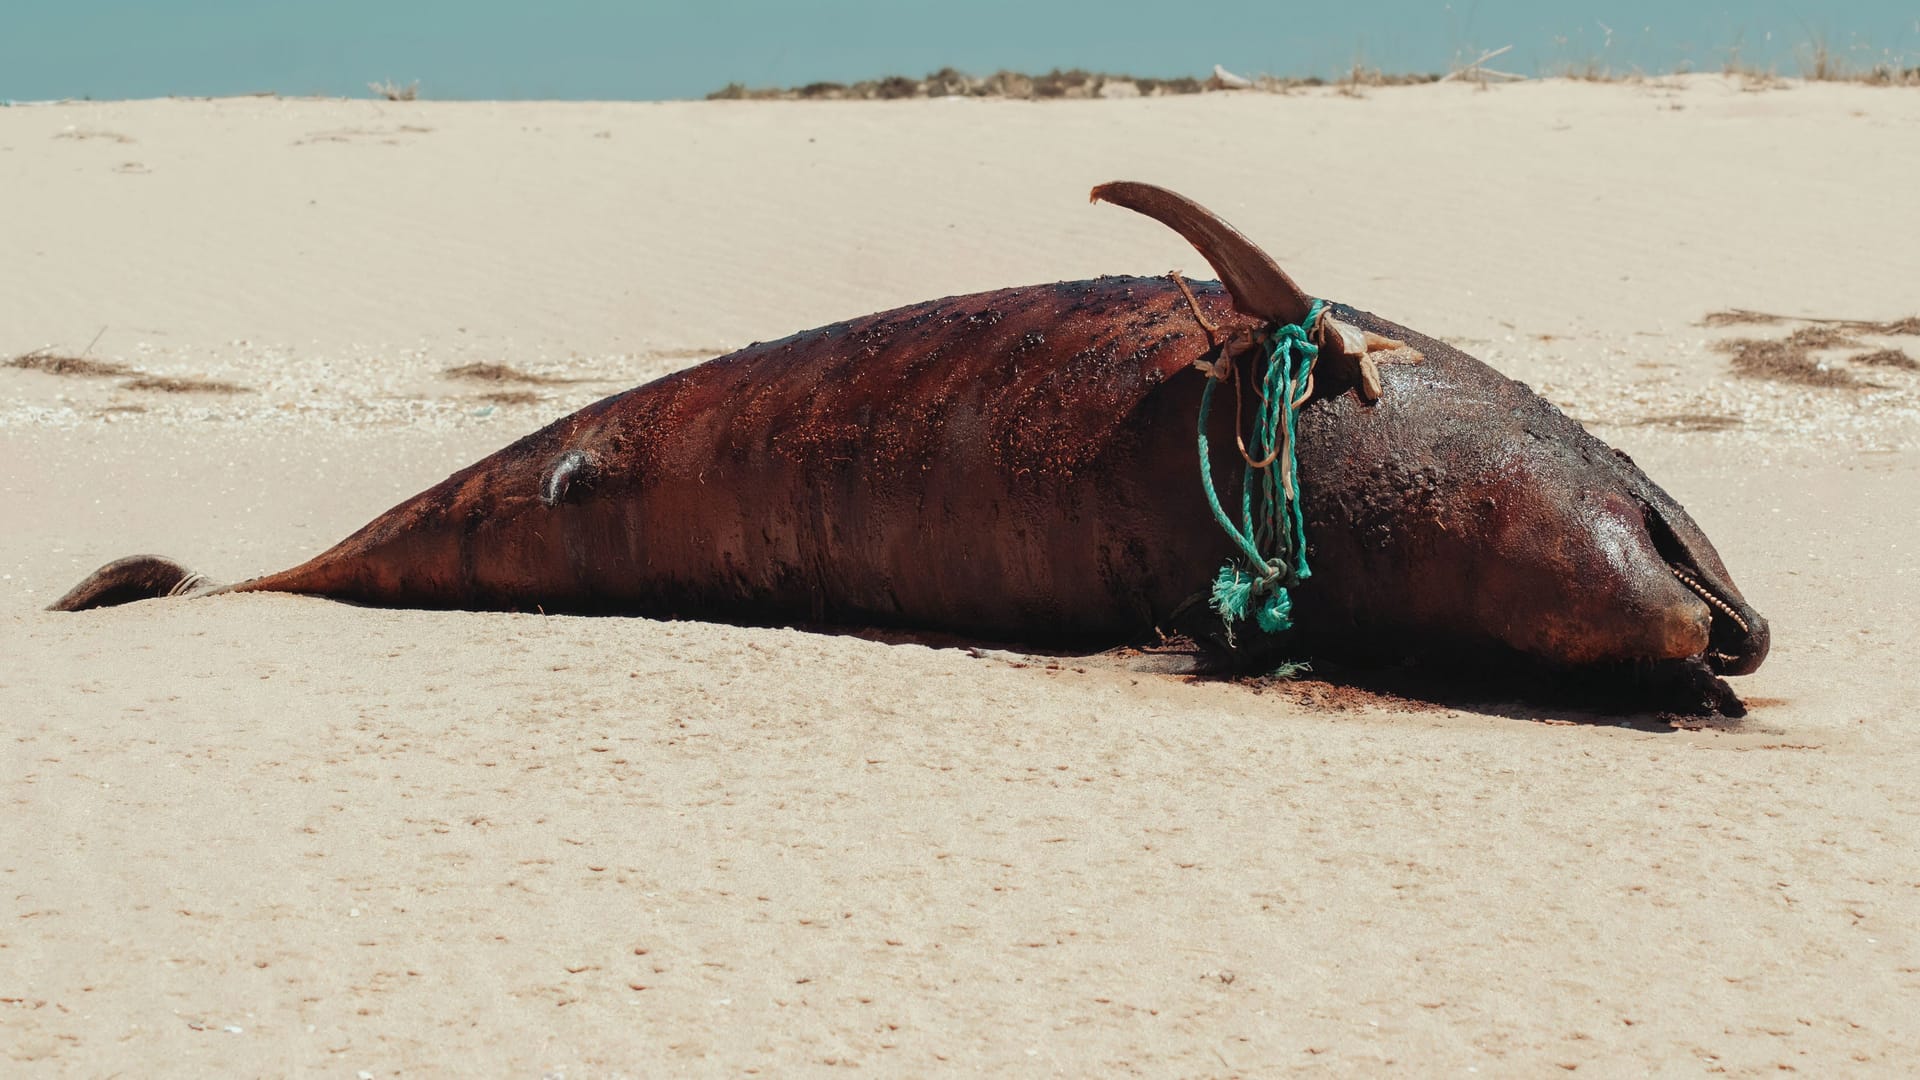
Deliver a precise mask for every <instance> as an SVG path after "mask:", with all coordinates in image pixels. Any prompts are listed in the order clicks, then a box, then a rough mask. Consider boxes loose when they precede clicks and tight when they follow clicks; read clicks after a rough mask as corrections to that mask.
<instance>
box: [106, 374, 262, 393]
mask: <svg viewBox="0 0 1920 1080" xmlns="http://www.w3.org/2000/svg"><path fill="white" fill-rule="evenodd" d="M120 385H121V387H122V388H123V389H126V390H148V391H152V392H154V393H158V394H244V393H247V392H248V391H247V388H246V387H244V386H241V385H240V384H239V383H230V382H223V381H222V380H219V379H196V378H189V377H180V376H175V375H141V376H139V377H137V378H132V379H128V380H127V381H126V382H123V383H121V384H120Z"/></svg>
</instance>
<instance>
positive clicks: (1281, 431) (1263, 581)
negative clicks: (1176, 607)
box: [1199, 300, 1326, 641]
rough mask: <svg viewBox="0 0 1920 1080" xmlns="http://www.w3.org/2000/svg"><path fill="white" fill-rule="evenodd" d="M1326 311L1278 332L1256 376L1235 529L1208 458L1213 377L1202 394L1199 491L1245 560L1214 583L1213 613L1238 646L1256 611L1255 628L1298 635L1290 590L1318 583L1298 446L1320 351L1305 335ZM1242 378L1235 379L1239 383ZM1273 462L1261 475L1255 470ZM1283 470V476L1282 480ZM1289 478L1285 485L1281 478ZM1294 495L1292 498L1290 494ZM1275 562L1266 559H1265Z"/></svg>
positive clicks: (1320, 306)
mask: <svg viewBox="0 0 1920 1080" xmlns="http://www.w3.org/2000/svg"><path fill="white" fill-rule="evenodd" d="M1325 309H1326V302H1325V301H1324V300H1315V301H1314V302H1313V306H1312V307H1311V308H1310V309H1309V310H1308V311H1307V317H1306V318H1305V319H1304V320H1302V321H1301V322H1299V323H1296V324H1289V325H1286V326H1281V327H1278V328H1276V329H1275V330H1274V332H1273V352H1272V354H1271V355H1269V356H1268V357H1267V359H1266V362H1265V364H1264V365H1262V366H1261V367H1260V368H1257V369H1256V370H1254V372H1253V384H1254V387H1255V389H1256V390H1258V391H1259V402H1258V403H1257V406H1256V408H1255V410H1254V411H1255V417H1254V425H1253V434H1252V437H1251V438H1249V439H1248V440H1247V456H1248V457H1249V458H1251V459H1252V461H1250V462H1249V463H1248V465H1247V467H1246V469H1245V470H1244V472H1243V473H1242V475H1241V478H1240V520H1239V521H1238V522H1237V523H1236V522H1235V521H1234V520H1233V519H1232V518H1231V517H1229V516H1228V515H1227V511H1226V509H1225V508H1224V507H1222V506H1221V505H1220V495H1219V493H1218V492H1216V491H1215V490H1214V487H1213V464H1212V460H1211V459H1210V458H1209V457H1208V455H1207V414H1208V413H1209V411H1210V410H1211V409H1212V407H1213V388H1214V384H1215V383H1217V382H1219V380H1218V379H1215V378H1213V377H1211V376H1209V377H1208V379H1207V386H1206V389H1205V390H1202V391H1201V392H1200V440H1199V441H1200V484H1201V486H1202V487H1204V488H1205V489H1206V492H1207V504H1208V505H1209V506H1211V507H1213V517H1214V520H1215V521H1218V522H1219V523H1220V527H1221V528H1223V529H1225V530H1226V531H1227V535H1228V536H1230V537H1232V538H1233V542H1234V544H1235V545H1236V546H1237V547H1238V548H1239V549H1240V554H1239V555H1236V556H1234V557H1232V558H1230V559H1228V560H1227V563H1226V565H1225V566H1222V567H1221V568H1220V573H1219V575H1218V576H1217V577H1215V578H1214V581H1213V607H1214V610H1215V611H1217V612H1219V613H1220V617H1221V619H1223V620H1225V622H1226V624H1227V640H1228V641H1232V640H1233V631H1234V627H1235V625H1236V624H1238V623H1240V622H1244V621H1245V620H1246V619H1247V617H1248V613H1249V611H1251V613H1252V616H1253V620H1254V624H1255V625H1257V626H1258V627H1259V628H1260V629H1262V630H1264V631H1266V632H1267V633H1269V634H1278V633H1282V632H1284V631H1286V630H1290V629H1292V628H1293V599H1292V597H1291V596H1289V595H1288V592H1287V590H1288V589H1290V588H1292V587H1293V586H1295V585H1298V584H1300V583H1301V582H1303V581H1305V580H1307V578H1308V577H1310V576H1312V571H1310V570H1308V569H1307V533H1306V519H1305V518H1304V516H1303V515H1302V513H1301V509H1300V467H1299V461H1298V455H1297V454H1296V453H1295V451H1294V447H1295V445H1296V440H1295V435H1296V431H1297V429H1296V420H1297V416H1298V413H1299V410H1298V409H1296V408H1295V407H1294V404H1293V402H1294V399H1295V398H1297V397H1299V396H1300V395H1301V393H1302V391H1304V390H1305V388H1306V384H1307V376H1308V375H1309V374H1310V373H1311V372H1312V371H1313V362H1314V360H1315V359H1316V358H1318V357H1319V355H1320V349H1319V347H1318V346H1316V345H1315V344H1314V343H1313V342H1312V341H1310V340H1308V338H1307V329H1308V328H1309V327H1311V326H1312V325H1313V324H1314V323H1315V322H1316V321H1318V320H1319V318H1320V313H1321V312H1322V311H1324V310H1325ZM1239 377H1240V376H1239V374H1238V373H1237V372H1236V373H1235V374H1234V375H1233V378H1235V379H1238V378H1239ZM1268 458H1272V459H1273V460H1272V461H1270V462H1268V463H1267V464H1266V465H1265V466H1263V467H1258V468H1256V467H1255V466H1254V465H1253V464H1252V462H1257V461H1267V459H1268ZM1281 470H1285V471H1284V472H1282V471H1281ZM1283 477H1284V478H1285V479H1284V481H1283V479H1282V478H1283ZM1288 490H1291V491H1292V492H1293V495H1292V496H1291V497H1289V496H1288V495H1287V491H1288ZM1269 551H1271V552H1272V553H1273V554H1271V555H1268V554H1266V552H1269Z"/></svg>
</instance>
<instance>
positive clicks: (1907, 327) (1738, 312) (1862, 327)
mask: <svg viewBox="0 0 1920 1080" xmlns="http://www.w3.org/2000/svg"><path fill="white" fill-rule="evenodd" d="M1790 322H1797V323H1806V324H1808V325H1810V326H1827V327H1832V328H1833V329H1835V330H1842V331H1845V332H1847V333H1849V334H1881V335H1905V336H1911V337H1920V315H1909V316H1907V317H1906V318H1904V319H1890V320H1888V321H1886V322H1876V321H1874V320H1872V319H1810V318H1805V317H1802V316H1799V315H1769V314H1768V313H1766V312H1764V311H1749V310H1747V309H1746V308H1731V309H1729V310H1727V311H1715V312H1711V313H1709V314H1708V315H1707V317H1706V318H1704V319H1701V320H1700V325H1701V326H1711V327H1722V326H1777V325H1779V324H1781V323H1790Z"/></svg>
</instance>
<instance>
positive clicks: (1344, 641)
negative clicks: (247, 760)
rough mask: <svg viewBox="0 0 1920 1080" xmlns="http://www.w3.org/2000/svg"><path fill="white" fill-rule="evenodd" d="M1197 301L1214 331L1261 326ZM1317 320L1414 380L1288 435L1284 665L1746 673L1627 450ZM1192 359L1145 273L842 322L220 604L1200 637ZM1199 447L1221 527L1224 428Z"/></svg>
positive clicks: (1513, 390) (442, 487)
mask: <svg viewBox="0 0 1920 1080" xmlns="http://www.w3.org/2000/svg"><path fill="white" fill-rule="evenodd" d="M1193 287H1194V292H1195V295H1196V297H1197V301H1198V304H1199V305H1200V307H1201V308H1202V310H1203V311H1204V312H1205V314H1206V315H1207V317H1208V318H1209V320H1210V321H1212V322H1214V323H1216V324H1218V325H1219V327H1220V329H1221V331H1222V332H1223V334H1224V335H1237V336H1238V340H1240V341H1241V342H1243V343H1244V342H1245V341H1247V340H1249V339H1250V336H1251V332H1253V331H1256V330H1258V329H1259V325H1258V324H1257V323H1256V322H1255V321H1254V320H1252V319H1250V318H1249V317H1248V316H1246V315H1243V314H1241V313H1240V312H1238V311H1236V310H1235V308H1234V307H1233V305H1232V304H1231V302H1230V301H1229V299H1228V297H1227V296H1226V295H1225V293H1224V291H1223V290H1222V289H1221V287H1220V286H1218V285H1216V284H1213V283H1195V284H1194V286H1193ZM1334 310H1335V314H1336V315H1337V316H1338V317H1339V318H1341V319H1342V320H1343V321H1346V322H1349V323H1351V324H1353V325H1356V326H1358V327H1360V328H1361V329H1363V330H1367V331H1372V332H1375V333H1377V334H1380V335H1383V336H1385V337H1389V338H1394V339H1398V340H1401V341H1404V342H1406V343H1408V344H1409V345H1411V346H1412V347H1413V349H1416V350H1418V354H1416V353H1414V352H1411V351H1407V352H1404V353H1400V354H1388V355H1387V357H1386V358H1385V362H1383V363H1382V364H1381V365H1380V367H1381V372H1382V376H1383V382H1384V389H1385V395H1384V397H1383V398H1382V400H1381V401H1380V402H1379V403H1378V404H1377V405H1373V406H1368V405H1363V404H1361V403H1360V402H1359V401H1358V400H1357V399H1356V398H1355V397H1354V396H1352V395H1351V394H1345V395H1339V396H1332V397H1327V398H1324V399H1319V400H1316V401H1314V402H1313V403H1312V404H1310V405H1309V406H1308V407H1307V408H1306V410H1305V411H1304V412H1303V414H1302V417H1301V423H1300V448H1299V453H1300V474H1301V476H1302V478H1303V490H1304V498H1305V507H1306V512H1307V535H1308V541H1309V545H1310V547H1309V554H1310V559H1311V562H1312V565H1313V578H1312V580H1311V581H1310V582H1308V583H1307V584H1306V585H1305V586H1303V587H1302V588H1301V589H1300V590H1299V592H1298V595H1297V598H1296V601H1297V605H1298V607H1297V622H1298V624H1299V626H1300V627H1301V631H1300V637H1299V639H1297V640H1296V641H1295V642H1293V643H1290V644H1291V645H1293V646H1297V648H1298V649H1300V650H1312V649H1314V648H1318V647H1323V646H1324V647H1332V648H1342V649H1347V650H1351V651H1356V652H1359V653H1362V654H1364V655H1368V656H1371V657H1374V658H1390V657H1393V656H1398V655H1409V654H1417V653H1422V652H1434V651H1442V652H1468V653H1472V652H1485V651H1488V650H1493V651H1504V650H1509V649H1510V650H1517V651H1518V652H1520V653H1523V654H1526V655H1529V656H1532V657H1535V658H1538V659H1541V660H1544V661H1547V662H1550V663H1554V664H1563V665H1583V664H1594V663H1605V662H1620V661H1626V662H1645V661H1658V660H1669V659H1682V658H1688V657H1696V656H1702V655H1704V656H1705V657H1706V659H1707V660H1708V661H1709V662H1710V663H1711V664H1712V665H1713V666H1714V667H1715V668H1716V669H1717V670H1720V671H1722V672H1726V673H1742V672H1745V671H1750V670H1752V669H1753V668H1754V667H1757V666H1758V664H1759V662H1760V660H1761V659H1762V658H1763V657H1764V656H1765V654H1766V648H1767V630H1766V624H1765V622H1764V621H1763V620H1761V619H1760V618H1759V616H1758V615H1756V614H1754V613H1753V611H1752V610H1751V609H1750V608H1749V607H1748V606H1747V605H1746V604H1745V602H1744V601H1743V600H1742V599H1741V597H1740V593H1739V591H1738V590H1737V589H1736V588H1734V586H1733V584H1732V581H1731V579H1730V578H1729V576H1728V574H1727V572H1726V570H1725V568H1724V567H1723V566H1721V564H1720V561H1719V558H1718V556H1717V555H1716V554H1715V553H1714V551H1713V548H1712V545H1711V544H1710V543H1708V542H1707V540H1706V538H1705V537H1704V536H1703V535H1702V534H1701V533H1700V530H1699V528H1698V527H1697V526H1695V525H1694V523H1693V522H1692V520H1691V519H1690V518H1688V517H1687V515H1686V513H1685V512H1684V511H1683V510H1681V509H1680V507H1679V506H1678V505H1676V504H1675V503H1674V502H1673V501H1672V500H1671V499H1670V498H1668V497H1667V496H1666V494H1665V493H1664V492H1662V491H1661V490H1660V489H1659V488H1658V487H1656V486H1655V485H1654V484H1653V482H1652V481H1650V480H1648V479H1647V478H1646V477H1645V476H1644V475H1643V474H1642V473H1641V472H1640V471H1639V470H1638V469H1637V468H1635V467H1634V466H1633V464H1632V462H1630V461H1629V460H1627V458H1626V456H1625V455H1623V454H1620V453H1619V452H1617V451H1615V450H1612V449H1610V448H1609V447H1607V446H1606V445H1605V444H1603V443H1601V442H1600V441H1599V440H1597V439H1595V438H1593V437H1592V436H1591V435H1589V434H1587V432H1586V431H1585V430H1584V429H1582V428H1581V427H1580V426H1579V425H1578V424H1576V423H1574V422H1573V421H1571V420H1569V419H1568V418H1567V417H1566V416H1564V415H1563V414H1562V413H1561V412H1560V411H1559V410H1558V409H1555V408H1554V407H1553V406H1552V405H1551V404H1549V403H1548V402H1546V401H1545V400H1543V399H1541V398H1540V397H1538V396H1537V395H1535V394H1534V393H1532V392H1531V391H1530V390H1528V389H1527V388H1526V387H1525V386H1523V385H1521V384H1519V383H1515V382H1513V381H1511V380H1509V379H1507V378H1505V377H1503V376H1501V375H1499V374H1498V373H1497V372H1495V371H1493V370H1492V369H1490V368H1488V367H1487V366H1486V365H1484V364H1482V363H1480V362H1479V361H1477V360H1474V359H1472V358H1471V357H1468V356H1466V355H1464V354H1462V353H1460V352H1458V351H1457V350H1454V349H1452V348H1450V347H1448V346H1447V345H1445V344H1442V343H1440V342H1438V341H1434V340H1431V339H1429V338H1425V337H1423V336H1421V335H1418V334H1414V333H1412V332H1410V331H1408V330H1406V329H1405V328H1402V327H1399V326H1396V325H1394V324H1392V323H1388V322H1386V321H1384V320H1381V319H1378V318H1375V317H1374V316H1372V315H1370V314H1366V313H1363V312H1357V311H1353V310H1351V309H1347V308H1344V307H1337V306H1336V308H1335V309H1334ZM1212 349H1213V346H1212V345H1211V343H1210V340H1209V336H1208V334H1207V333H1205V332H1204V331H1203V330H1202V329H1201V327H1200V325H1199V322H1198V320H1197V319H1196V317H1195V314H1194V312H1193V310H1192V308H1191V307H1190V306H1189V304H1188V302H1187V300H1186V298H1185V297H1184V296H1183V295H1182V293H1181V292H1180V291H1179V289H1178V288H1177V287H1176V286H1175V285H1174V284H1173V283H1172V282H1171V281H1169V280H1168V279H1165V278H1101V279H1099V280H1097V281H1088V282H1073V283H1065V284H1058V285H1044V286H1033V287H1029V288H1018V289H1006V290H1001V291H999V292H991V293H983V294H980V295H976V296H964V297H954V298H949V299H946V300H937V301H933V302H930V303H925V304H918V305H915V306H912V307H907V308H901V309H899V310H897V311H890V312H884V313H881V314H878V315H871V316H868V317H865V318H861V319H855V320H852V321H850V322H845V323H839V324H836V325H834V326H829V327H825V328H822V329H819V330H812V331H808V332H806V333H802V334H797V335H794V336H793V337H790V338H786V339H784V340H781V341H775V342H769V343H766V344H759V345H754V346H751V347H749V348H746V349H743V350H741V351H739V352H737V353H734V354H732V355H729V356H725V357H721V358H720V359H718V360H714V361H712V362H710V363H707V364H703V365H701V366H699V367H695V368H692V369H689V370H687V371H683V372H679V373H677V374H674V375H670V376H668V377H666V378H664V379H660V380H658V381H656V382H654V383H650V384H648V385H646V386H643V387H640V388H639V389H636V390H632V391H629V392H627V393H625V394H621V395H618V396H616V397H612V398H608V399H606V400H604V401H601V402H599V403H597V404H595V405H591V406H588V407H587V408H585V409H582V410H581V411H580V412H578V413H575V414H574V415H572V416H569V417H567V418H565V419H563V420H560V421H558V422H556V423H554V424H553V425H551V426H549V427H547V428H546V429H544V430H542V431H539V432H537V433H535V434H533V435H530V436H528V437H527V438H524V439H522V440H520V441H519V442H517V443H515V444H513V445H512V446H510V447H507V448H506V449H504V450H502V451H500V452H499V453H496V454H494V455H493V456H491V457H489V458H487V459H485V460H483V461H481V462H479V463H477V464H475V465H473V466H471V467H469V468H467V469H464V470H462V471H460V472H458V473H456V474H454V475H453V476H452V477H450V478H448V479H447V480H446V481H445V482H443V483H441V484H439V485H437V486H435V487H433V488H431V489H429V490H428V491H426V492H423V493H422V494H420V495H418V496H415V497H414V498H412V499H409V500H407V501H406V502H404V503H402V504H401V505H399V506H397V507H395V508H394V509H392V510H390V511H388V512H387V513H385V514H383V515H381V516H380V517H379V518H377V519H376V520H374V521H373V522H372V523H371V524H369V525H368V526H367V527H366V528H364V529H362V530H360V531H359V532H358V533H356V534H354V535H353V536H351V537H349V538H348V539H346V540H345V541H343V542H342V543H340V544H339V545H338V546H336V547H335V548H333V549H332V550H330V551H328V552H326V553H325V554H323V555H321V556H319V557H317V558H315V559H313V560H312V561H310V562H308V563H306V564H304V565H302V566H299V567H296V568H294V569H292V570H289V571H285V572H283V573H279V574H274V575H271V576H268V577H265V578H259V579H256V580H254V581H251V582H247V583H244V584H242V585H239V586H235V587H234V588H235V589H236V590H238V591H266V590H275V591H287V592H300V593H311V594H316V595H323V596H331V597H337V598H339V599H343V600H351V601H356V602H361V603H368V604H379V605H393V606H408V607H465V608H518V609H526V610H532V609H535V608H538V609H542V610H546V611H563V610H577V611H609V612H615V611H617V612H635V613H646V614H655V615H678V616H682V617H691V618H715V619H727V620H738V621H748V622H762V623H764V622H781V621H789V620H799V621H811V622H821V623H850V624H886V625H895V626H905V627H916V628H922V629H934V630H945V631H952V632H956V633H961V634H969V635H980V636H985V637H990V638H999V639H1013V640H1023V641H1033V642H1059V643H1068V642H1074V643H1082V644H1115V643H1121V642H1125V641H1129V640H1137V639H1140V638H1142V637H1143V636H1146V635H1148V634H1149V633H1150V632H1151V631H1152V630H1153V628H1154V627H1156V626H1162V625H1166V624H1167V621H1168V620H1169V619H1170V618H1172V617H1173V616H1174V614H1175V612H1176V611H1178V610H1181V609H1182V608H1183V606H1185V608H1186V609H1187V610H1189V611H1193V610H1198V609H1199V608H1198V606H1197V605H1193V604H1191V603H1190V601H1192V600H1193V598H1195V597H1196V596H1198V595H1200V594H1201V593H1202V592H1203V591H1204V590H1205V588H1206V587H1207V585H1208V583H1209V581H1210V580H1211V578H1212V576H1213V574H1214V573H1215V571H1216V570H1218V568H1219V567H1220V565H1221V564H1222V562H1223V561H1224V560H1225V559H1226V558H1227V557H1228V556H1229V554H1230V553H1231V549H1230V546H1229V542H1228V541H1227V539H1226V537H1225V535H1224V534H1223V533H1222V532H1221V530H1220V529H1219V527H1218V526H1217V525H1216V524H1215V523H1214V521H1213V518H1212V516H1211V513H1210V512H1209V511H1208V509H1207V506H1206V503H1205V501H1204V498H1203V496H1202V494H1201V489H1200V484H1199V477H1198V463H1197V461H1196V459H1195V449H1194V422H1195V418H1196V416H1197V414H1198V402H1199V395H1200V390H1201V387H1202V385H1203V382H1204V376H1203V375H1202V374H1201V373H1200V372H1199V371H1197V370H1195V369H1194V367H1193V364H1194V362H1195V361H1196V360H1199V359H1202V358H1203V357H1207V356H1209V355H1210V354H1211V350H1212ZM1394 355H1401V356H1403V357H1404V358H1405V359H1404V361H1403V362H1394V360H1393V356H1394ZM1421 357H1423V358H1421ZM1240 359H1241V363H1242V364H1243V365H1244V364H1245V362H1246V359H1247V358H1245V357H1242V358H1240ZM1210 434H1211V436H1212V443H1213V446H1214V447H1215V462H1214V466H1215V475H1216V477H1218V478H1219V481H1220V483H1221V484H1222V485H1223V495H1224V496H1225V497H1226V498H1227V499H1228V500H1229V501H1232V500H1234V499H1236V498H1237V486H1238V477H1239V475H1240V462H1239V458H1238V454H1237V452H1236V451H1235V450H1234V432H1233V418H1232V415H1231V412H1230V410H1227V409H1222V410H1220V412H1219V413H1217V414H1216V416H1215V417H1214V427H1213V429H1212V431H1211V433H1210ZM1675 570H1679V571H1680V572H1682V573H1685V574H1687V575H1688V576H1689V577H1690V578H1691V579H1692V580H1694V581H1695V582H1696V583H1698V584H1699V585H1700V587H1701V590H1702V591H1704V592H1706V593H1707V594H1708V595H1712V596H1713V597H1715V598H1716V600H1717V601H1718V603H1719V605H1720V607H1722V608H1723V609H1724V611H1716V610H1715V608H1714V607H1713V606H1710V605H1709V603H1708V602H1706V601H1705V600H1703V599H1702V598H1701V596H1700V595H1696V592H1695V591H1694V590H1692V589H1690V588H1688V587H1687V586H1686V585H1684V584H1683V583H1682V581H1681V579H1680V577H1679V576H1677V575H1676V573H1675V572H1674V571H1675ZM79 592H80V590H76V594H77V593H79ZM65 603H66V602H65V601H63V604H65ZM56 606H62V605H56ZM67 606H88V605H67Z"/></svg>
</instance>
